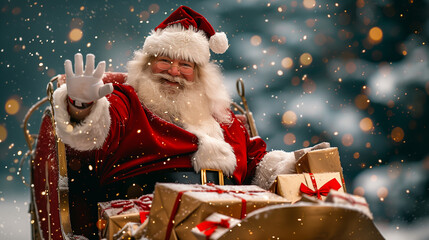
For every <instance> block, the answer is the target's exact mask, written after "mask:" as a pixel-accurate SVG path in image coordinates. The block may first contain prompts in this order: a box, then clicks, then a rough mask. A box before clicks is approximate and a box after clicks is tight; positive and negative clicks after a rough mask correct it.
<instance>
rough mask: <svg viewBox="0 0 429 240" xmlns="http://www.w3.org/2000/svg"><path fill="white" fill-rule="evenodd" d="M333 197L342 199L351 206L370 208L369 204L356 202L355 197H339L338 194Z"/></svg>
mask: <svg viewBox="0 0 429 240" xmlns="http://www.w3.org/2000/svg"><path fill="white" fill-rule="evenodd" d="M331 194H332V193H331ZM332 196H333V197H335V198H341V199H343V200H345V201H347V202H349V203H350V204H351V205H361V206H364V207H368V204H367V203H362V202H358V201H356V200H354V199H353V197H351V196H348V195H345V196H342V195H338V194H333V195H332Z"/></svg>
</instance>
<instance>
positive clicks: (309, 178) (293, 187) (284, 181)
mask: <svg viewBox="0 0 429 240" xmlns="http://www.w3.org/2000/svg"><path fill="white" fill-rule="evenodd" d="M331 189H335V190H338V191H339V192H344V187H343V185H342V181H341V177H340V173H338V172H332V173H314V174H313V173H302V174H281V175H278V176H277V179H276V181H275V183H274V184H273V186H272V187H271V190H273V191H274V192H275V193H277V194H279V195H281V196H283V197H284V198H286V199H287V200H289V201H291V202H292V203H294V202H297V201H299V200H301V198H302V196H303V195H306V196H312V197H314V198H316V199H320V200H325V199H326V196H327V195H328V193H329V191H330V190H331Z"/></svg>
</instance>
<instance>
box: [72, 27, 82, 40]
mask: <svg viewBox="0 0 429 240" xmlns="http://www.w3.org/2000/svg"><path fill="white" fill-rule="evenodd" d="M82 37H83V32H82V30H80V29H79V28H73V29H72V30H71V31H70V33H69V39H70V41H72V42H78V41H80V40H81V39H82Z"/></svg>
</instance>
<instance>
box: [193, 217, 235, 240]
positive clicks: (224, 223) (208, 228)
mask: <svg viewBox="0 0 429 240" xmlns="http://www.w3.org/2000/svg"><path fill="white" fill-rule="evenodd" d="M196 227H197V228H198V230H200V232H202V233H203V234H204V235H206V239H209V238H210V236H211V235H212V234H213V233H214V232H215V231H216V229H217V228H218V227H223V228H229V219H221V220H220V221H219V222H214V221H203V222H201V223H200V224H198V225H197V226H196Z"/></svg>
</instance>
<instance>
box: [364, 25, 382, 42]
mask: <svg viewBox="0 0 429 240" xmlns="http://www.w3.org/2000/svg"><path fill="white" fill-rule="evenodd" d="M368 38H369V40H370V42H371V43H373V44H377V43H379V42H381V40H382V39H383V31H382V30H381V28H379V27H373V28H371V29H370V30H369V33H368Z"/></svg>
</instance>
